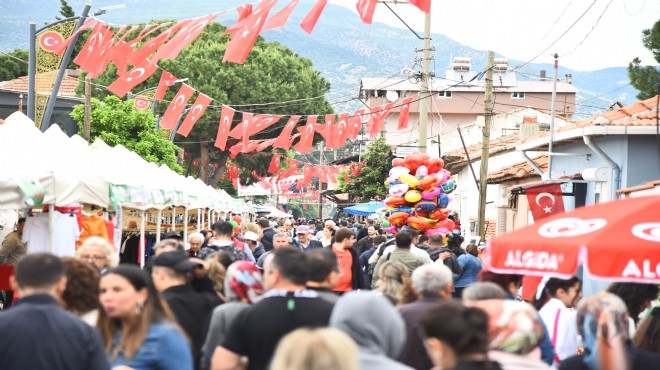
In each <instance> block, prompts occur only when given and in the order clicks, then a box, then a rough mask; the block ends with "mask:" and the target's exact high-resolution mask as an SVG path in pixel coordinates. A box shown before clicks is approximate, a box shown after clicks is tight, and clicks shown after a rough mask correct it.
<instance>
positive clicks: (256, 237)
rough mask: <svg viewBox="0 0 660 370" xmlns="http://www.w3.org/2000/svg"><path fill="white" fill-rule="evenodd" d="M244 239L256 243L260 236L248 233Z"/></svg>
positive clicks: (244, 235)
mask: <svg viewBox="0 0 660 370" xmlns="http://www.w3.org/2000/svg"><path fill="white" fill-rule="evenodd" d="M243 238H244V239H247V240H252V241H254V242H256V241H257V240H259V235H258V234H257V233H255V232H253V231H246V232H245V234H243Z"/></svg>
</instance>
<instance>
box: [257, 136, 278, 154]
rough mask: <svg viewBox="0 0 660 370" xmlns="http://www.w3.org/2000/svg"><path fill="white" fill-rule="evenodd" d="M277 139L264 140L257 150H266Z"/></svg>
mask: <svg viewBox="0 0 660 370" xmlns="http://www.w3.org/2000/svg"><path fill="white" fill-rule="evenodd" d="M275 140H276V139H267V140H262V141H261V143H260V144H259V146H258V147H257V152H263V151H264V150H266V149H268V148H270V147H272V146H273V143H274V142H275Z"/></svg>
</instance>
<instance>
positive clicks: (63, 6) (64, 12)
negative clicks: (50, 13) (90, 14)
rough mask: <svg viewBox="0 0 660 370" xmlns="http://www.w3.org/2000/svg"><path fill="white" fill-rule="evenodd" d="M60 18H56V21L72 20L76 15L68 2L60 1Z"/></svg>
mask: <svg viewBox="0 0 660 370" xmlns="http://www.w3.org/2000/svg"><path fill="white" fill-rule="evenodd" d="M60 15H61V16H62V18H60V17H55V19H57V20H58V21H59V20H62V19H65V18H71V17H73V16H75V15H76V13H75V12H74V11H73V8H72V7H71V6H70V5H69V3H68V2H67V1H66V0H60Z"/></svg>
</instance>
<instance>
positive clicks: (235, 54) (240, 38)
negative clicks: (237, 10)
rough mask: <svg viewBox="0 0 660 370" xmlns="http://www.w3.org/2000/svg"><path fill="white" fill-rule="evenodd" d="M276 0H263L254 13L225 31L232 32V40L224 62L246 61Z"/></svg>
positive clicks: (228, 45)
mask: <svg viewBox="0 0 660 370" xmlns="http://www.w3.org/2000/svg"><path fill="white" fill-rule="evenodd" d="M276 3H277V1H276V0H264V1H262V2H261V3H260V4H259V5H258V6H257V8H256V9H255V11H254V12H252V14H250V15H249V16H248V17H247V18H245V19H243V20H242V21H240V22H237V23H236V24H235V25H233V26H232V27H230V28H229V29H227V31H226V32H225V33H231V41H229V43H228V44H227V48H226V49H225V55H224V57H223V58H222V61H223V62H233V63H237V64H243V63H245V60H246V59H247V56H248V54H250V50H251V49H252V46H253V45H254V43H255V42H256V41H257V37H259V32H261V28H262V27H263V26H264V23H265V22H266V18H267V17H268V13H269V12H270V11H271V9H273V7H274V6H275V4H276Z"/></svg>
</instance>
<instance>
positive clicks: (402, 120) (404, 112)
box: [397, 96, 415, 130]
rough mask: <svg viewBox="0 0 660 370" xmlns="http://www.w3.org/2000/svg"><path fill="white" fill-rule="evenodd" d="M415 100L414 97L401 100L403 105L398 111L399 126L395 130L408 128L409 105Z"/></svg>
mask: <svg viewBox="0 0 660 370" xmlns="http://www.w3.org/2000/svg"><path fill="white" fill-rule="evenodd" d="M413 99H415V96H410V97H407V98H405V99H403V105H402V106H401V110H400V111H399V126H398V127H397V130H403V129H407V128H408V114H409V113H410V103H411V102H412V101H413Z"/></svg>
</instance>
